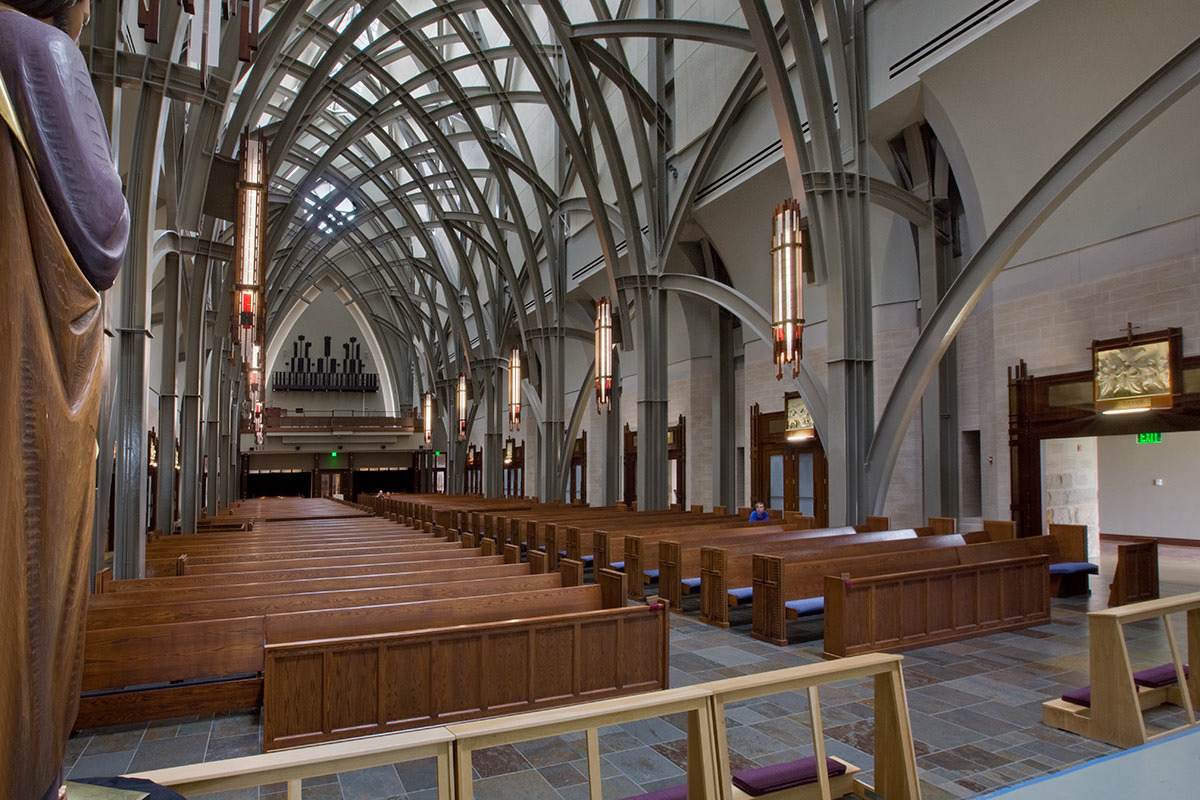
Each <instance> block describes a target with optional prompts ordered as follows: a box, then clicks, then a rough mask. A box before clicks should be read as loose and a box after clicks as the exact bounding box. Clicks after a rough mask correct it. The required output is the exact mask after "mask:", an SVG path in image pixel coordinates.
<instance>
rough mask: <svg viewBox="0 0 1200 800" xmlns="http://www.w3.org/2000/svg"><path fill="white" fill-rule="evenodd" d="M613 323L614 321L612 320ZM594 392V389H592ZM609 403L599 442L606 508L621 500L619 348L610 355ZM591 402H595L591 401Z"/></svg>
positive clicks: (602, 414)
mask: <svg viewBox="0 0 1200 800" xmlns="http://www.w3.org/2000/svg"><path fill="white" fill-rule="evenodd" d="M614 323H615V320H614ZM592 391H593V392H595V389H594V388H593V389H592ZM609 397H610V398H611V402H610V404H609V408H608V409H607V410H606V411H602V412H600V413H601V416H602V417H603V420H604V422H603V426H604V427H603V431H604V436H603V437H602V438H601V442H603V443H604V448H603V449H602V450H601V451H600V452H601V457H602V459H603V464H604V487H603V494H602V496H601V498H600V500H601V502H602V503H603V504H604V505H606V506H611V505H614V504H616V502H617V501H618V500H620V499H621V433H622V431H621V348H619V347H614V348H613V354H612V391H611V392H609ZM593 402H595V401H594V400H593Z"/></svg>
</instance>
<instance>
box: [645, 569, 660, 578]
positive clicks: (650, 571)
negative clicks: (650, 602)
mask: <svg viewBox="0 0 1200 800" xmlns="http://www.w3.org/2000/svg"><path fill="white" fill-rule="evenodd" d="M646 577H647V578H649V579H650V580H652V581H656V580H658V570H656V569H648V570H646Z"/></svg>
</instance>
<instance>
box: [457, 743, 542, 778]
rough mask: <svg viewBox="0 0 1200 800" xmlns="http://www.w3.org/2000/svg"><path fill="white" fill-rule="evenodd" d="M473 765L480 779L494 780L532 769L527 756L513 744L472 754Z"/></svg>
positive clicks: (484, 749)
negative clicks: (501, 776)
mask: <svg viewBox="0 0 1200 800" xmlns="http://www.w3.org/2000/svg"><path fill="white" fill-rule="evenodd" d="M471 764H472V766H474V767H475V772H476V773H478V774H479V777H480V778H492V777H495V776H497V775H507V774H509V773H511V772H521V771H524V770H528V769H531V768H532V767H531V765H530V763H529V762H528V761H526V760H525V756H523V755H521V753H520V752H519V751H518V750H517V749H516V748H515V747H513V746H512V745H511V744H505V745H500V746H499V747H485V748H483V749H482V750H476V751H475V752H473V753H472V754H471Z"/></svg>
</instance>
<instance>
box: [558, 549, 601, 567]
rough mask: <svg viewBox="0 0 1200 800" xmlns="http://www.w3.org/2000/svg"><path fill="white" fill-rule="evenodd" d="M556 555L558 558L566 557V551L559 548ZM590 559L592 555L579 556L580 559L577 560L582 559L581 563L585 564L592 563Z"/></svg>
mask: <svg viewBox="0 0 1200 800" xmlns="http://www.w3.org/2000/svg"><path fill="white" fill-rule="evenodd" d="M558 557H559V558H566V557H567V551H566V550H559V551H558ZM592 559H593V556H584V557H583V558H581V559H579V560H580V561H582V562H583V563H585V564H590V563H592Z"/></svg>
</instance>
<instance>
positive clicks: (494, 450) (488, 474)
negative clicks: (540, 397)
mask: <svg viewBox="0 0 1200 800" xmlns="http://www.w3.org/2000/svg"><path fill="white" fill-rule="evenodd" d="M500 363H501V359H499V358H497V359H491V360H489V361H488V362H487V363H486V364H485V365H484V368H483V369H482V371H481V373H480V375H481V378H480V381H479V382H481V383H482V384H483V400H484V410H485V413H486V416H487V427H486V428H485V429H484V434H483V495H484V497H500V496H501V495H502V494H503V493H504V452H503V450H504V417H505V413H504V402H503V401H502V399H501V398H502V395H501V390H500V375H501V370H500ZM475 364H476V366H479V361H478V360H477V361H476V362H475ZM506 382H507V381H506Z"/></svg>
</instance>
